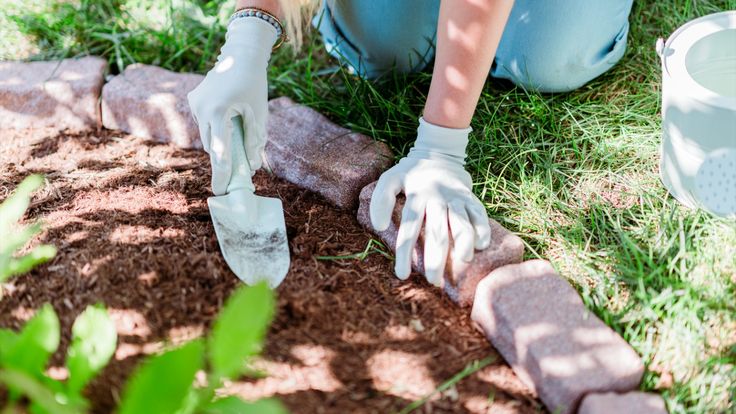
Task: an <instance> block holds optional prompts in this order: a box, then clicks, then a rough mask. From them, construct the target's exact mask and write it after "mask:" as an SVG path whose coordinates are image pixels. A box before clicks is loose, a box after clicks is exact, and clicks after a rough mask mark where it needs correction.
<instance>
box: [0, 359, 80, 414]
mask: <svg viewBox="0 0 736 414" xmlns="http://www.w3.org/2000/svg"><path fill="white" fill-rule="evenodd" d="M0 382H2V383H4V384H5V385H6V386H7V387H8V388H9V389H12V390H15V391H19V392H21V393H23V394H24V395H26V396H27V397H28V398H29V399H30V400H31V401H33V402H34V403H35V405H37V406H38V407H39V408H41V409H43V411H45V412H48V413H54V414H78V413H79V412H80V408H82V407H72V406H70V405H69V404H65V403H64V396H63V395H59V394H56V393H54V392H53V391H52V390H50V389H48V388H46V387H45V386H44V385H43V384H42V383H41V382H39V381H38V380H37V379H35V378H33V376H32V375H30V374H28V373H26V372H23V371H20V370H16V369H3V370H0Z"/></svg>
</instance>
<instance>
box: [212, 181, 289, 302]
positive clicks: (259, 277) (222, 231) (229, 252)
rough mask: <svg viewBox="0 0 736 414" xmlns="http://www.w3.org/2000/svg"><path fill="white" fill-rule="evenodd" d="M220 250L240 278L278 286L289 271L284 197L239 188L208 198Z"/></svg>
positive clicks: (253, 282) (249, 282)
mask: <svg viewBox="0 0 736 414" xmlns="http://www.w3.org/2000/svg"><path fill="white" fill-rule="evenodd" d="M207 204H208V206H209V209H210V216H211V217H212V223H213V225H214V227H215V234H216V235H217V240H218V241H219V244H220V251H221V252H222V255H223V256H224V257H225V262H227V264H228V266H230V269H231V270H232V271H233V273H235V275H236V276H238V278H240V280H242V281H243V282H245V283H246V284H249V285H252V284H255V283H258V282H260V281H266V282H267V283H268V285H269V286H270V287H271V288H275V287H276V286H278V285H279V284H280V283H281V281H283V280H284V277H286V273H287V272H288V271H289V245H288V242H287V239H286V224H285V223H284V213H283V207H282V204H281V200H279V199H277V198H269V197H261V196H257V195H255V194H253V192H251V191H250V190H247V189H244V190H236V191H232V192H230V193H228V194H226V195H221V196H213V197H209V198H208V199H207Z"/></svg>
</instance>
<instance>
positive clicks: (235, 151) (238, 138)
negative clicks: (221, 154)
mask: <svg viewBox="0 0 736 414" xmlns="http://www.w3.org/2000/svg"><path fill="white" fill-rule="evenodd" d="M231 121H232V123H233V133H232V134H231V138H230V139H231V140H232V143H231V145H230V150H231V151H232V160H233V169H232V175H231V176H230V183H229V184H228V185H227V193H230V192H232V191H235V190H244V189H248V190H250V191H251V192H255V191H256V187H255V186H254V185H253V180H252V179H251V175H252V173H251V170H250V164H249V163H248V156H247V154H246V153H245V131H244V130H243V117H242V116H240V115H238V116H235V117H233V118H232V119H231Z"/></svg>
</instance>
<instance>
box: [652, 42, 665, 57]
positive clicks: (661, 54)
mask: <svg viewBox="0 0 736 414" xmlns="http://www.w3.org/2000/svg"><path fill="white" fill-rule="evenodd" d="M654 49H655V50H656V51H657V56H659V58H660V59H663V58H664V39H662V38H661V37H658V38H657V43H656V45H655V46H654Z"/></svg>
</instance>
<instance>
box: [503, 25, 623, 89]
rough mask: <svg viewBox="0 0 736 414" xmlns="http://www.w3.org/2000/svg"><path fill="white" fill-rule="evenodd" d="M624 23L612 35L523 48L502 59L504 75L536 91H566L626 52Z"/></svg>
mask: <svg viewBox="0 0 736 414" xmlns="http://www.w3.org/2000/svg"><path fill="white" fill-rule="evenodd" d="M628 27H629V25H628V22H627V23H626V24H625V25H624V27H623V28H621V30H620V31H619V32H618V33H617V34H616V35H615V36H614V37H612V38H608V39H603V40H601V41H599V42H586V43H583V44H580V43H578V44H575V45H562V44H560V45H556V46H551V45H550V44H546V45H544V46H540V47H533V48H527V49H526V50H525V51H524V52H522V53H521V54H520V55H519V56H516V57H514V58H513V59H510V60H509V61H508V62H505V63H504V65H506V66H507V68H505V69H504V71H505V72H506V74H507V75H506V76H502V77H506V78H509V79H511V80H512V81H513V82H514V83H515V84H516V85H518V86H521V87H523V88H525V89H528V90H534V91H538V92H569V91H572V90H575V89H578V88H580V87H582V86H583V85H585V84H586V83H588V82H590V81H591V80H593V79H595V78H597V77H598V76H600V75H601V74H603V73H604V72H606V71H608V70H609V69H611V68H612V67H613V66H614V65H615V64H616V63H618V61H620V60H621V58H622V57H623V55H624V52H625V51H626V39H627V34H628Z"/></svg>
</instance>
